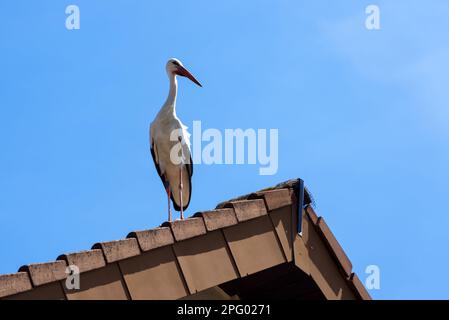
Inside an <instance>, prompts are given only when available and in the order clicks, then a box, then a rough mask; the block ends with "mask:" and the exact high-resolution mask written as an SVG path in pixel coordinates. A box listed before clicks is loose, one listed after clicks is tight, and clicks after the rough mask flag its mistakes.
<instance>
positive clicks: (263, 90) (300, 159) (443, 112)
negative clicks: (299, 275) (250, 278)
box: [0, 0, 449, 299]
mask: <svg viewBox="0 0 449 320" xmlns="http://www.w3.org/2000/svg"><path fill="white" fill-rule="evenodd" d="M372 3H374V4H377V5H379V7H380V10H381V30H378V31H368V30H367V29H366V28H365V18H366V15H365V7H366V6H367V5H368V4H372ZM69 4H76V5H78V6H79V8H80V10H81V29H80V30H75V31H68V30H66V28H65V18H66V15H65V8H66V6H67V5H69ZM448 15H449V2H447V1H445V0H441V1H438V0H432V1H424V0H421V1H416V0H395V1H376V2H374V1H372V2H371V1H355V0H353V1H345V2H344V4H343V2H341V1H338V2H337V1H324V0H321V1H257V2H256V1H222V2H214V4H213V6H212V4H211V2H210V1H189V2H187V1H171V2H169V1H157V2H156V1H144V0H132V1H130V0H126V1H125V0H120V1H117V0H115V1H106V0H102V1H100V0H89V1H87V0H85V1H84V0H74V1H70V2H69V1H54V0H45V1H42V0H40V1H24V0H14V1H13V0H9V1H7V0H2V1H1V2H0V39H1V41H0V148H1V151H0V273H10V272H15V271H16V270H17V268H18V267H20V266H21V265H22V264H27V263H32V262H44V261H48V260H53V259H55V258H56V257H57V256H58V255H59V254H61V253H64V252H72V251H78V250H83V249H89V248H90V247H91V245H92V244H93V243H95V242H97V241H107V240H115V239H120V238H123V237H125V236H126V234H127V233H128V232H129V231H132V230H138V229H145V228H151V227H155V226H157V225H159V224H160V223H161V222H163V221H164V220H165V219H166V208H165V205H166V202H165V193H164V190H163V188H162V185H161V182H160V180H159V178H158V176H157V174H156V171H155V169H154V166H153V163H152V160H151V157H150V153H149V145H148V127H149V123H150V121H151V120H152V119H153V117H154V116H155V114H156V113H157V111H158V109H159V107H160V106H161V105H162V103H163V102H164V100H165V98H166V95H167V89H168V82H167V77H166V74H165V70H164V66H165V62H166V60H167V59H168V58H169V57H177V58H179V59H181V60H182V61H183V62H184V64H185V65H186V66H188V67H189V68H190V70H191V71H192V72H193V73H194V74H195V75H196V76H197V78H198V79H199V80H200V81H201V82H202V83H203V85H204V87H203V88H202V89H201V88H198V87H195V86H194V85H193V84H192V83H190V82H188V81H187V80H184V79H182V80H180V92H179V97H178V115H179V116H180V117H181V119H182V120H183V121H184V122H185V123H186V124H187V125H188V126H189V127H192V121H193V120H201V121H202V124H203V127H205V128H218V129H225V128H256V129H257V128H267V129H269V128H277V129H279V148H280V149H279V171H278V173H277V174H276V175H274V176H260V175H259V174H258V166H256V165H231V166H225V165H213V166H206V165H198V166H196V167H195V174H194V177H193V184H194V193H193V197H192V202H191V206H190V208H189V209H188V212H187V214H188V215H191V214H193V213H195V212H196V211H199V210H204V209H210V208H213V207H214V206H215V205H216V204H217V203H218V202H220V201H222V200H226V199H228V198H231V197H234V196H236V195H240V194H244V193H247V192H251V191H254V190H257V189H260V188H263V187H267V186H271V185H274V184H276V183H278V182H281V181H283V180H287V179H289V178H293V177H302V178H303V179H304V180H305V182H306V185H307V186H309V188H310V189H311V190H312V192H313V194H314V196H315V198H316V201H317V208H316V209H317V211H318V213H319V214H320V215H322V216H324V217H325V218H326V220H327V221H328V224H329V225H330V227H331V229H332V230H333V232H334V233H335V235H336V237H337V238H338V240H339V241H340V243H341V244H342V246H343V248H344V249H345V251H346V252H347V254H348V256H349V257H350V259H351V260H352V263H353V265H354V269H355V271H356V272H357V273H358V274H359V276H360V278H362V279H364V278H365V274H364V271H365V268H366V266H368V265H371V264H375V265H378V266H379V267H380V270H381V289H380V290H373V291H371V294H372V295H373V296H374V297H375V298H393V299H400V298H449V277H448V275H447V266H448V264H449V250H447V245H448V242H449V232H448V230H449V215H448V214H447V213H448V212H449V201H448V190H449V165H448V163H449V90H447V85H448V83H449V62H448V57H449V33H448V30H449V20H448V19H447V16H448Z"/></svg>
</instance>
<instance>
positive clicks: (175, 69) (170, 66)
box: [165, 58, 202, 87]
mask: <svg viewBox="0 0 449 320" xmlns="http://www.w3.org/2000/svg"><path fill="white" fill-rule="evenodd" d="M165 68H166V69H167V73H168V74H169V75H171V74H173V75H178V76H182V77H186V78H189V79H190V80H192V81H193V82H194V83H196V84H197V85H199V86H200V87H202V85H201V83H200V82H199V81H198V80H196V79H195V77H194V76H193V75H192V74H191V73H190V72H189V71H188V70H187V69H186V68H185V67H184V66H183V65H182V63H181V61H179V60H178V59H175V58H172V59H170V60H168V62H167V65H166V67H165Z"/></svg>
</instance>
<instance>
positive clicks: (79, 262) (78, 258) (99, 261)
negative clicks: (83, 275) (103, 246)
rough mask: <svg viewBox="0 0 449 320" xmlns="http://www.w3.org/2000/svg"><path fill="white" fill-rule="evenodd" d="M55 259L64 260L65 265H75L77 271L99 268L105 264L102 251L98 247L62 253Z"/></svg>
mask: <svg viewBox="0 0 449 320" xmlns="http://www.w3.org/2000/svg"><path fill="white" fill-rule="evenodd" d="M57 260H64V261H66V262H67V265H75V266H77V267H78V268H79V272H86V271H91V270H95V269H99V268H101V267H104V266H105V265H106V261H105V260H104V256H103V251H102V250H100V249H94V250H86V251H80V252H74V253H67V254H63V255H60V256H59V257H58V259H57Z"/></svg>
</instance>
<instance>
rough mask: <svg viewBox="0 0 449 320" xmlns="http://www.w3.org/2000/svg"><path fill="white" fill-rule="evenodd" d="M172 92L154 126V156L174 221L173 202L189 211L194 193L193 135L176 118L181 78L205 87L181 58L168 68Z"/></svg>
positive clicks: (170, 61)
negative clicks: (191, 137) (171, 207)
mask: <svg viewBox="0 0 449 320" xmlns="http://www.w3.org/2000/svg"><path fill="white" fill-rule="evenodd" d="M166 70H167V75H168V77H169V80H170V91H169V94H168V97H167V100H166V101H165V103H164V105H163V106H162V108H161V110H160V111H159V113H158V114H157V116H156V118H155V119H154V121H153V122H152V123H151V125H150V145H151V155H152V157H153V160H154V164H155V166H156V169H157V171H158V174H159V176H160V178H161V180H162V183H163V184H164V187H165V189H166V191H167V196H168V216H169V217H168V219H169V221H170V220H171V211H170V199H171V200H172V202H173V206H174V208H175V210H177V211H181V219H183V211H184V210H185V209H187V207H188V205H189V203H190V198H191V194H192V184H191V177H192V174H193V164H192V157H191V152H190V133H189V132H188V131H187V129H188V128H187V127H186V126H185V125H184V124H183V123H182V122H181V120H180V119H179V118H178V117H177V115H176V95H177V89H178V81H177V79H176V76H177V75H180V76H184V77H187V78H189V79H190V80H192V81H193V82H195V83H196V84H197V85H199V86H201V84H200V83H199V82H198V80H196V79H195V77H193V75H192V74H191V73H190V72H189V71H187V69H185V68H184V66H183V65H182V63H181V62H180V61H179V60H177V59H170V60H169V61H168V62H167V65H166Z"/></svg>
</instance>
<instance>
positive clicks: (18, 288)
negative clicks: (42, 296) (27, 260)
mask: <svg viewBox="0 0 449 320" xmlns="http://www.w3.org/2000/svg"><path fill="white" fill-rule="evenodd" d="M32 287H33V286H32V285H31V281H30V277H29V275H28V273H27V272H17V273H12V274H3V275H0V298H1V297H6V296H9V295H12V294H16V293H20V292H23V291H27V290H30V289H31V288H32Z"/></svg>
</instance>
